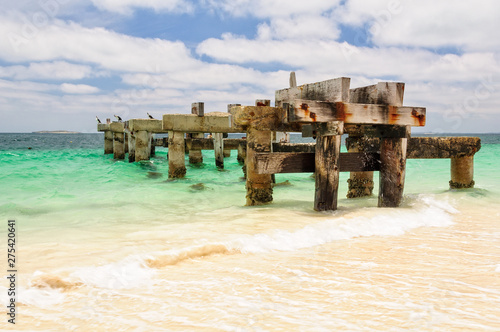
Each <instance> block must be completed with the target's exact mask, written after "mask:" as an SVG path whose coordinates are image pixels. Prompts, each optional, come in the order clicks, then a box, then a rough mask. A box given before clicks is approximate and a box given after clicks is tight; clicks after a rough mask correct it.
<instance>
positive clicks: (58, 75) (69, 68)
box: [0, 61, 92, 80]
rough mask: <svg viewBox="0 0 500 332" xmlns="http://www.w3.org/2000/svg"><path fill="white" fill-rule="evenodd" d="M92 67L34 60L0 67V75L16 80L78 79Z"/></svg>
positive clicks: (84, 75)
mask: <svg viewBox="0 0 500 332" xmlns="http://www.w3.org/2000/svg"><path fill="white" fill-rule="evenodd" d="M91 75H92V68H91V67H90V66H85V65H77V64H72V63H68V62H65V61H53V62H35V63H30V64H29V65H28V66H8V67H0V77H6V78H13V79H16V80H26V79H34V80H64V79H69V80H79V79H82V78H86V77H90V76H91Z"/></svg>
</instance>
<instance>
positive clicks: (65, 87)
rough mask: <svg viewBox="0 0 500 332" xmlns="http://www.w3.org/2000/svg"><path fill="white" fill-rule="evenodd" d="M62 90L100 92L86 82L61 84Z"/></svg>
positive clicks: (68, 91) (82, 92) (85, 92)
mask: <svg viewBox="0 0 500 332" xmlns="http://www.w3.org/2000/svg"><path fill="white" fill-rule="evenodd" d="M61 91H62V92H64V93H69V94H92V93H97V92H99V89H98V88H96V87H94V86H90V85H86V84H70V83H63V84H61Z"/></svg>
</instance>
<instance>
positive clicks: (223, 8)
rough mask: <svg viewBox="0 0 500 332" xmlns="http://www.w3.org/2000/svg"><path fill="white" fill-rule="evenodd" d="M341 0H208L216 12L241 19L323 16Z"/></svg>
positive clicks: (207, 2) (208, 3)
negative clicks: (247, 17)
mask: <svg viewBox="0 0 500 332" xmlns="http://www.w3.org/2000/svg"><path fill="white" fill-rule="evenodd" d="M340 2H341V1H340V0H308V1H289V0H206V1H205V3H206V4H207V5H208V6H209V7H210V8H212V9H213V10H215V11H220V12H223V13H226V14H229V15H233V16H237V17H241V16H245V15H252V16H254V17H258V18H270V17H289V16H292V15H310V14H322V13H324V12H327V11H330V10H332V9H333V8H335V7H336V6H337V5H338V4H339V3H340Z"/></svg>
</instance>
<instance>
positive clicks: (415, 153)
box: [407, 137, 481, 159]
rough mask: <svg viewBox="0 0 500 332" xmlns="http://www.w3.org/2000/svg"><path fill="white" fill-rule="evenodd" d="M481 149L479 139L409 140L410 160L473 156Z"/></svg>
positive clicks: (413, 138)
mask: <svg viewBox="0 0 500 332" xmlns="http://www.w3.org/2000/svg"><path fill="white" fill-rule="evenodd" d="M480 149H481V140H480V139H479V138H477V137H412V138H410V139H409V140H408V156H407V157H408V158H412V159H436V158H455V157H465V156H473V155H474V154H475V153H476V152H478V151H479V150H480Z"/></svg>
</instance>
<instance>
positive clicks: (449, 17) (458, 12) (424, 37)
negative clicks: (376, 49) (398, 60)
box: [337, 0, 500, 51]
mask: <svg viewBox="0 0 500 332" xmlns="http://www.w3.org/2000/svg"><path fill="white" fill-rule="evenodd" d="M499 12H500V2H498V1H495V0H462V1H451V0H448V1H435V0H420V1H402V0H389V1H388V0H372V1H364V0H348V1H347V3H346V5H345V7H342V8H339V9H338V15H337V16H338V17H339V18H340V19H341V20H342V22H343V23H346V24H352V25H358V26H361V25H363V24H368V25H369V26H370V29H369V32H370V34H371V36H372V40H373V41H374V42H375V43H376V44H378V45H402V46H417V47H430V48H443V47H458V48H461V49H464V50H466V51H488V50H492V49H495V50H499V49H500V41H499V40H498V38H495V37H494V36H492V31H498V30H499V29H500V20H499V19H498V13H499Z"/></svg>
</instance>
